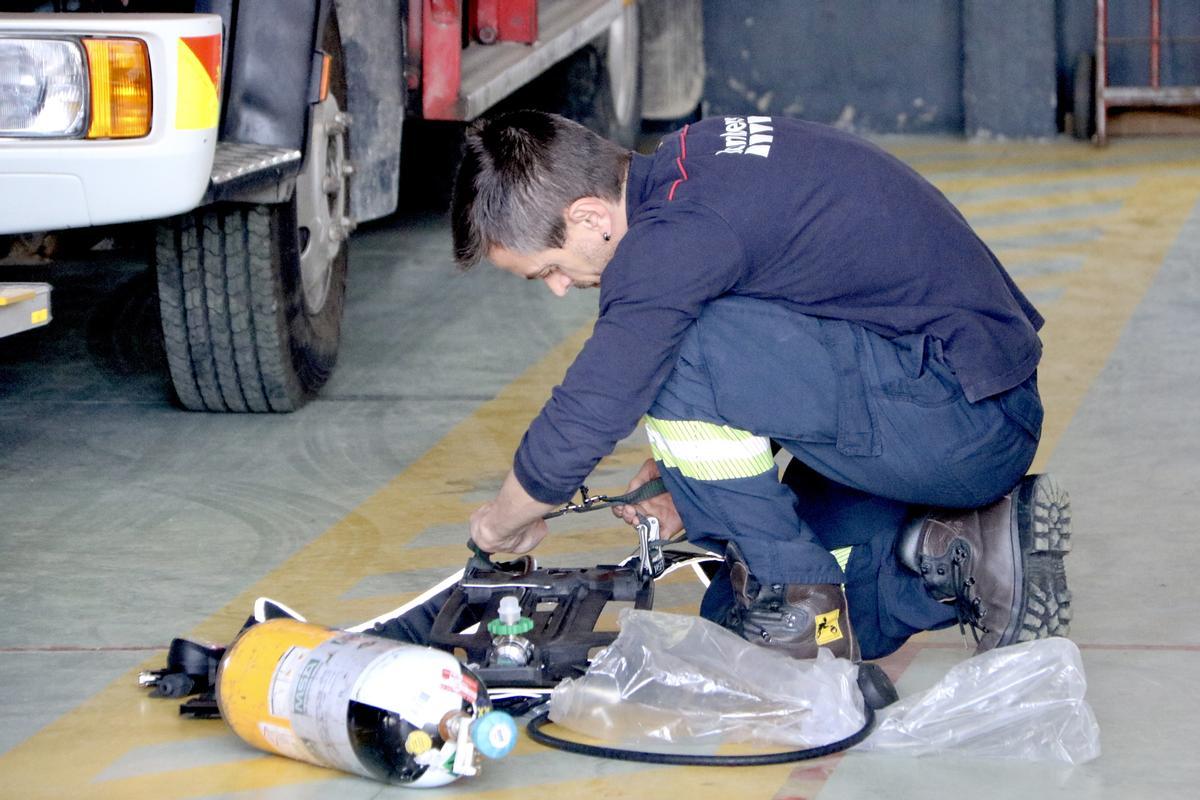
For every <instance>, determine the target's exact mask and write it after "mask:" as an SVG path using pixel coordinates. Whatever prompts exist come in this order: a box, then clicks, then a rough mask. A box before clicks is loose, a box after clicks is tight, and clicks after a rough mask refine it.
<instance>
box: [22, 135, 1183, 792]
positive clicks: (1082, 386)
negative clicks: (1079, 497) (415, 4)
mask: <svg viewBox="0 0 1200 800" xmlns="http://www.w3.org/2000/svg"><path fill="white" fill-rule="evenodd" d="M1031 149H1032V150H1038V146H1036V145H1035V146H1033V147H1032V148H1031ZM1051 151H1052V152H1051ZM931 152H933V150H932V149H931ZM1025 152H1026V151H1025V150H1024V149H1023V148H1021V147H1016V146H1013V145H1007V146H1006V147H1005V148H1004V150H1003V151H1002V152H1000V153H997V154H996V155H995V158H994V160H993V161H994V163H995V164H998V165H1003V166H1012V165H1014V164H1018V165H1019V164H1030V165H1033V166H1035V167H1043V166H1046V162H1052V161H1053V160H1054V158H1059V159H1068V160H1073V161H1081V162H1085V161H1089V160H1091V161H1099V160H1101V156H1098V155H1093V152H1094V151H1091V150H1089V149H1086V148H1082V147H1080V146H1074V145H1054V146H1053V147H1052V148H1049V149H1047V150H1045V151H1041V150H1039V152H1037V153H1036V154H1035V155H1032V156H1030V155H1014V154H1022V153H1025ZM1108 152H1109V153H1116V154H1117V155H1121V154H1131V153H1139V152H1140V153H1146V152H1152V151H1151V150H1150V149H1148V147H1146V146H1143V145H1141V144H1138V145H1136V146H1129V147H1128V148H1126V146H1125V145H1114V146H1113V148H1111V149H1110V151H1108ZM1186 152H1187V148H1186V147H1185V146H1176V147H1172V148H1169V152H1168V153H1167V154H1166V155H1167V157H1170V158H1174V157H1177V156H1178V155H1179V154H1180V153H1186ZM1178 165H1179V162H1178V161H1175V162H1173V163H1172V164H1153V163H1148V164H1127V165H1113V166H1097V167H1096V168H1086V169H1085V168H1070V169H1054V168H1053V165H1052V164H1051V165H1050V167H1051V168H1050V169H1047V170H1045V171H1036V172H1030V173H1023V174H1021V175H1020V176H1019V177H1017V176H1013V175H1005V176H1002V177H987V178H979V177H977V176H975V177H969V178H963V179H961V180H958V179H952V180H947V181H943V184H944V185H943V188H945V185H958V186H959V188H976V187H979V186H982V185H997V186H1000V185H1005V184H1009V183H1012V182H1014V181H1017V180H1019V181H1020V182H1024V183H1029V184H1037V183H1040V182H1049V181H1056V180H1062V179H1063V178H1079V177H1086V176H1092V175H1117V174H1120V175H1131V176H1136V177H1137V178H1138V180H1137V181H1136V182H1135V183H1134V184H1132V185H1131V186H1130V187H1129V188H1128V189H1127V190H1121V191H1118V192H1116V193H1115V194H1114V196H1115V197H1118V198H1119V199H1121V200H1122V201H1123V204H1122V206H1121V209H1120V211H1118V212H1116V213H1114V214H1108V215H1104V216H1103V218H1097V220H1096V222H1095V224H1096V225H1097V226H1099V227H1100V228H1101V229H1102V234H1101V236H1100V237H1099V238H1098V240H1097V241H1095V242H1091V243H1086V244H1078V245H1074V246H1073V247H1071V248H1069V249H1068V250H1069V252H1071V253H1073V254H1077V255H1082V256H1083V257H1084V258H1083V262H1082V264H1081V266H1080V268H1079V269H1078V270H1074V271H1071V272H1068V273H1065V274H1064V275H1062V276H1055V277H1056V279H1059V278H1061V279H1060V280H1058V283H1057V285H1060V286H1061V287H1062V293H1061V295H1060V296H1059V297H1058V299H1057V300H1056V301H1054V302H1053V303H1051V304H1049V305H1047V306H1046V307H1044V308H1043V312H1044V313H1045V316H1046V317H1047V324H1046V327H1045V329H1044V331H1043V339H1044V341H1045V345H1046V355H1045V360H1044V361H1043V367H1042V369H1041V372H1040V376H1041V386H1042V393H1043V396H1044V397H1045V400H1046V405H1047V409H1048V413H1047V418H1046V424H1045V434H1044V439H1043V446H1042V449H1041V452H1040V454H1039V456H1038V461H1037V462H1036V463H1035V468H1042V467H1043V466H1044V465H1045V463H1046V460H1047V459H1048V458H1049V455H1050V454H1051V453H1052V452H1053V450H1054V447H1055V445H1056V444H1057V442H1058V440H1059V438H1060V437H1061V435H1062V432H1063V431H1064V429H1065V428H1066V426H1067V424H1068V423H1069V421H1070V419H1071V418H1072V416H1073V415H1074V414H1075V411H1076V409H1077V408H1078V406H1079V404H1080V402H1082V400H1083V397H1084V394H1085V392H1086V391H1087V389H1088V387H1089V386H1090V385H1091V383H1092V381H1093V380H1094V378H1095V377H1096V375H1097V374H1098V373H1099V371H1100V369H1101V368H1102V366H1103V365H1104V363H1105V360H1106V359H1107V357H1108V354H1109V353H1110V352H1111V350H1112V348H1113V346H1114V344H1115V343H1116V341H1117V338H1118V337H1119V336H1120V333H1121V331H1122V329H1123V328H1124V326H1125V324H1126V321H1127V320H1128V319H1129V316H1130V315H1131V314H1132V313H1133V310H1134V309H1135V307H1136V306H1137V304H1138V302H1139V301H1140V299H1141V297H1142V295H1143V294H1144V292H1145V290H1146V288H1147V287H1148V286H1149V284H1150V282H1151V281H1152V280H1153V278H1154V275H1155V274H1156V272H1157V270H1158V268H1159V266H1160V265H1161V264H1162V262H1163V259H1164V256H1165V254H1166V252H1167V250H1168V248H1169V247H1170V246H1171V245H1172V243H1173V242H1174V240H1175V237H1176V236H1177V234H1178V231H1179V230H1180V228H1181V226H1182V225H1183V222H1184V221H1185V219H1186V218H1187V215H1188V213H1189V212H1190V211H1191V210H1192V208H1193V207H1194V206H1195V205H1196V203H1197V200H1198V199H1200V173H1197V174H1194V175H1192V176H1190V177H1186V178H1180V177H1179V176H1178V174H1177V172H1176V170H1177V168H1178ZM951 166H953V167H954V168H957V169H963V170H966V169H969V168H970V164H969V162H968V161H965V160H964V161H960V162H955V164H954V165H950V164H949V163H948V162H933V163H931V164H924V165H922V169H923V170H926V171H928V170H941V169H946V168H950V167H951ZM975 166H976V167H978V164H976V165H975ZM1192 166H1194V167H1200V159H1197V160H1196V161H1195V162H1194V163H1193V164H1192ZM1105 196H1109V195H1107V194H1106V195H1105ZM1043 202H1046V200H1045V198H1039V199H1037V200H1035V201H1032V202H1031V203H1030V204H1029V205H1028V206H1027V207H1028V208H1038V207H1041V206H1039V205H1038V204H1039V203H1043ZM1004 207H1005V208H1018V207H1019V206H1016V205H1005V206H1004ZM1072 224H1075V223H1074V222H1073V223H1072ZM1039 280H1041V278H1039ZM590 327H591V326H590V325H588V326H585V327H584V328H581V329H580V330H579V331H578V332H576V333H575V334H574V335H572V336H571V337H569V338H568V339H567V340H565V341H564V342H563V343H562V344H561V345H559V346H558V347H556V348H555V349H554V350H553V351H551V352H550V353H549V354H548V355H547V356H546V357H545V358H544V359H543V360H542V361H540V362H539V363H538V364H536V365H535V366H534V367H532V368H531V369H529V370H528V371H527V372H526V373H525V374H524V375H522V376H521V377H520V378H518V379H517V380H516V381H514V382H513V383H512V384H511V385H509V386H508V387H506V388H505V389H504V390H503V391H502V392H501V393H500V394H499V395H498V396H497V397H496V398H495V399H494V400H492V401H489V402H487V403H485V404H484V405H483V406H481V407H480V408H479V409H478V410H477V411H476V412H475V413H474V414H472V415H471V416H470V417H468V418H467V419H465V420H463V421H462V422H461V423H460V424H459V425H457V426H456V427H455V428H454V429H452V430H451V431H450V433H448V434H447V435H446V436H445V437H444V438H443V439H442V440H441V441H439V442H438V443H437V444H436V445H435V446H434V447H433V448H432V449H430V450H429V452H427V453H426V454H425V455H423V456H422V457H421V458H419V459H418V460H417V461H415V462H414V463H413V464H412V465H411V466H410V467H408V468H407V469H405V470H404V471H403V472H402V473H400V474H399V475H397V476H396V478H394V479H393V480H392V481H390V482H389V483H388V484H387V485H385V486H384V487H383V488H382V489H380V490H379V491H378V492H376V493H375V494H374V495H372V496H371V497H370V498H369V499H367V500H366V501H365V502H363V503H362V504H361V505H360V506H359V507H358V508H356V509H355V510H354V511H353V512H352V513H350V514H349V515H347V516H346V517H345V518H344V519H342V520H341V521H340V522H338V523H337V524H336V525H334V526H333V527H332V528H330V529H329V530H328V531H327V532H325V533H324V534H322V535H321V536H319V537H317V538H316V539H315V540H313V541H312V542H311V543H309V544H308V545H306V546H305V547H303V548H302V549H301V550H299V551H298V552H297V553H296V554H295V555H294V556H292V557H291V558H289V559H288V560H287V561H286V562H285V563H283V564H282V565H281V566H280V567H279V568H278V569H276V570H274V571H272V572H271V573H270V574H268V575H266V576H265V577H263V578H262V579H261V580H260V581H258V582H256V583H255V584H254V585H253V586H251V587H248V588H247V589H246V591H245V592H243V593H242V594H241V595H239V596H238V597H236V598H234V599H233V600H231V601H230V602H229V603H228V605H226V607H225V608H223V609H222V610H221V611H220V612H218V613H217V614H215V615H214V616H213V617H211V618H210V619H208V620H206V621H205V622H204V623H203V624H201V625H200V626H199V627H198V628H197V629H196V630H195V631H192V632H190V635H191V636H195V637H199V638H207V639H210V640H213V641H225V640H227V639H228V637H229V636H230V635H231V633H233V632H234V631H236V630H237V629H238V627H240V625H241V623H242V621H243V620H244V619H245V617H246V615H247V613H248V612H249V609H250V607H251V604H252V602H253V600H254V598H255V597H257V596H259V595H269V596H274V597H277V598H279V599H281V600H283V601H284V602H287V603H288V604H290V605H293V606H294V607H296V608H298V609H300V610H301V611H303V612H304V613H306V614H307V615H308V616H309V618H310V619H313V620H316V621H341V622H345V621H346V620H353V619H357V618H361V617H362V616H363V614H362V611H363V607H364V605H365V603H364V601H363V600H362V599H361V598H356V599H353V600H343V599H342V598H343V596H344V595H346V593H347V592H348V591H350V590H351V589H352V588H353V587H354V586H355V585H356V584H358V583H359V582H360V581H361V580H362V579H363V578H364V577H366V576H368V575H385V574H388V573H394V572H402V571H405V570H411V569H415V568H418V567H429V568H433V567H445V568H446V570H447V571H450V570H453V569H455V568H457V567H458V566H461V563H462V560H463V551H462V550H461V549H458V548H455V547H452V546H445V547H417V548H409V547H405V545H406V543H408V542H410V541H411V540H413V539H414V537H416V536H418V535H420V534H421V533H422V532H423V531H426V530H427V529H431V528H437V527H439V526H454V525H457V526H461V527H462V530H463V538H464V541H465V538H466V520H467V518H468V516H469V514H470V512H471V511H472V510H473V508H474V506H475V505H476V504H477V501H475V500H467V499H465V498H471V497H477V496H478V494H479V493H480V492H481V491H486V490H489V489H491V488H494V487H495V486H497V485H498V484H499V482H500V480H501V479H502V477H503V475H504V474H505V472H506V471H507V469H508V467H509V464H510V462H511V458H512V452H513V449H514V448H515V446H516V444H517V441H518V439H519V437H520V435H521V433H522V432H523V431H524V428H525V425H526V424H527V422H528V421H529V419H530V418H531V417H532V416H534V414H535V413H536V412H537V410H538V409H539V408H540V406H541V404H542V402H543V400H544V398H545V397H546V396H547V394H548V392H549V389H550V387H552V386H553V385H554V384H555V383H557V382H558V381H559V380H560V379H561V376H562V373H563V371H564V370H565V368H566V366H567V365H568V364H569V363H570V361H571V360H572V358H573V357H574V355H575V353H576V352H577V351H578V349H579V348H580V346H581V345H582V343H583V342H584V341H585V339H586V337H587V335H588V333H589V332H590ZM641 457H642V456H641V455H640V454H639V453H637V452H635V451H633V450H624V451H622V452H621V453H619V454H618V455H617V458H616V459H614V461H619V462H620V463H621V466H622V467H624V468H626V469H628V468H630V467H633V466H636V464H637V463H639V462H640V460H641ZM609 467H610V465H609V464H606V465H605V466H604V468H605V469H608V468H609ZM630 471H631V470H630ZM613 488H623V487H613ZM585 538H586V539H587V541H586V547H585V542H584V539H585ZM628 541H629V540H628V538H627V536H623V535H622V532H621V529H620V527H619V526H618V525H614V528H613V529H612V530H611V531H608V530H607V529H603V526H600V527H598V528H597V529H594V530H592V531H590V532H587V531H582V532H581V531H574V530H573V531H570V532H564V533H563V534H562V535H552V538H551V539H550V541H549V542H548V543H547V547H546V552H547V553H554V552H559V553H565V552H570V551H571V550H573V549H574V550H582V549H593V548H596V547H615V546H621V545H622V544H625V543H628ZM456 551H457V552H456ZM378 610H379V611H382V610H386V609H384V608H379V609H378ZM160 663H161V656H156V657H155V658H153V659H151V660H149V661H148V662H147V665H148V666H158V665H159V664H160ZM228 735H229V734H227V733H226V732H225V728H224V726H223V724H222V723H220V722H217V721H207V722H197V721H191V720H182V719H180V718H179V717H178V715H177V714H176V712H175V706H174V703H173V702H171V701H158V700H151V699H149V698H147V697H145V696H144V695H143V693H142V692H141V691H140V690H138V689H137V687H136V682H135V680H134V673H133V672H131V673H129V674H127V675H125V676H123V677H122V678H121V679H119V680H117V681H115V682H113V683H112V684H110V685H109V686H106V687H103V688H102V689H100V690H99V691H98V692H97V693H96V694H95V695H94V696H93V697H91V698H90V699H89V700H87V701H86V702H84V703H83V704H81V705H80V706H79V707H77V708H76V709H74V710H73V711H71V712H69V713H67V714H65V715H63V716H62V717H61V718H59V719H58V720H56V721H54V722H52V723H51V724H49V725H48V726H46V727H45V728H44V729H42V730H41V731H40V732H39V733H37V734H36V735H34V736H32V737H30V738H29V739H28V740H26V741H25V742H23V743H21V744H20V745H18V746H16V747H14V748H13V749H12V750H10V751H9V752H7V753H5V754H4V755H3V756H0V786H2V787H3V794H4V795H5V796H9V797H20V798H42V797H53V798H60V797H71V798H90V797H98V798H109V797H122V798H138V797H143V796H144V797H154V798H155V800H165V799H166V798H176V797H204V796H207V795H212V794H218V793H226V792H236V791H242V790H256V789H266V788H270V787H282V786H289V785H294V784H306V783H311V782H314V781H327V780H330V778H331V774H330V773H329V772H327V771H324V770H319V769H316V768H312V767H308V766H306V765H303V764H299V763H294V762H289V761H287V760H285V759H280V758H267V757H264V758H250V759H245V758H242V759H239V760H235V761H230V762H229V763H221V764H217V765H210V766H205V767H195V768H186V769H175V770H165V771H162V772H156V773H149V774H144V775H137V776H133V777H120V778H114V779H112V780H107V781H102V780H98V776H101V775H102V774H103V773H104V771H105V770H106V769H108V768H110V767H111V766H112V765H113V764H114V763H117V762H118V761H119V760H121V759H122V758H124V757H127V756H128V755H129V754H131V753H134V752H136V751H137V750H139V749H140V748H148V747H152V746H155V745H160V744H162V743H164V742H178V743H181V746H184V747H186V746H187V743H189V742H192V743H197V742H200V741H201V740H205V739H211V738H212V737H222V736H228ZM522 752H530V753H534V754H535V755H531V756H530V758H531V759H534V760H537V759H547V758H556V757H559V756H557V754H537V749H536V748H534V747H533V746H532V745H529V744H528V743H526V744H523V745H522ZM543 763H544V762H543ZM836 763H837V759H827V760H824V761H823V762H816V763H815V764H802V765H800V766H797V767H789V766H781V767H776V768H769V769H763V770H755V771H754V772H753V773H747V772H742V771H736V770H727V771H722V770H711V769H701V768H693V769H683V768H679V769H653V768H646V769H640V770H639V771H637V772H636V775H635V776H634V777H632V778H631V777H630V776H629V773H628V768H626V772H624V773H621V775H620V776H614V777H611V778H606V777H603V775H602V772H603V770H604V766H603V765H596V766H595V767H594V770H595V771H594V772H589V773H588V774H580V775H579V776H578V777H575V778H572V779H570V780H565V781H562V780H560V781H555V782H553V783H546V784H542V783H539V779H538V771H537V770H536V769H533V770H529V771H528V774H527V775H525V776H523V778H522V780H523V781H524V783H523V785H522V786H521V787H519V788H512V787H509V788H503V789H496V790H494V791H487V790H484V789H485V785H484V784H478V783H477V784H474V785H470V784H462V786H463V790H464V793H467V792H469V793H470V794H471V796H473V797H486V798H509V797H512V798H517V797H518V796H519V797H521V798H526V797H528V796H529V791H530V788H529V787H531V786H536V787H537V791H538V792H539V793H545V792H552V793H553V794H554V796H555V797H557V798H560V800H570V799H571V798H574V797H584V796H587V797H597V796H619V795H623V794H625V795H626V796H628V793H627V792H626V791H625V790H627V789H629V788H630V785H631V784H630V783H629V781H630V780H634V781H636V788H637V792H636V794H637V795H638V796H651V795H655V794H659V793H661V794H664V795H676V794H681V795H684V796H687V797H688V798H689V800H701V799H702V798H720V800H728V799H729V798H730V797H768V796H772V795H774V794H776V792H781V791H784V790H786V793H787V794H789V795H793V794H794V795H797V796H809V795H811V794H812V793H814V792H815V791H817V790H819V787H820V785H821V784H822V783H823V781H824V779H825V777H827V775H828V773H829V771H830V770H832V769H833V768H834V766H835V765H836ZM503 768H504V767H503V765H500V766H496V767H493V770H494V771H499V770H502V769H503ZM453 794H454V792H450V793H449V794H446V795H442V796H452V795H453Z"/></svg>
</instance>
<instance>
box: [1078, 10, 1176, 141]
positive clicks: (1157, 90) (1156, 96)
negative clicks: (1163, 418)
mask: <svg viewBox="0 0 1200 800" xmlns="http://www.w3.org/2000/svg"><path fill="white" fill-rule="evenodd" d="M1165 42H1172V43H1183V42H1188V43H1195V44H1200V36H1174V37H1167V36H1164V35H1163V32H1162V4H1161V0H1150V35H1149V36H1121V37H1114V36H1109V35H1108V0H1096V144H1101V145H1102V144H1104V143H1105V142H1106V141H1107V140H1108V130H1107V129H1108V109H1109V108H1111V107H1114V106H1139V107H1154V106H1189V105H1200V86H1163V85H1161V72H1162V46H1163V44H1164V43H1165ZM1146 43H1149V45H1150V85H1149V86H1110V85H1109V84H1108V47H1109V45H1129V44H1146Z"/></svg>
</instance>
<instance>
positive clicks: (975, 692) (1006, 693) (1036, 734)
mask: <svg viewBox="0 0 1200 800" xmlns="http://www.w3.org/2000/svg"><path fill="white" fill-rule="evenodd" d="M620 622H621V632H620V634H619V635H618V636H617V639H616V641H615V642H613V644H612V645H611V646H610V647H608V648H607V649H605V650H603V651H601V652H600V653H599V654H597V656H596V658H595V659H594V660H593V661H592V664H591V666H590V667H589V669H588V672H587V673H586V674H585V675H584V676H583V677H582V678H578V679H575V680H567V681H563V682H562V683H560V684H559V686H558V687H557V688H556V689H555V690H554V692H553V694H552V696H551V706H550V718H551V720H552V721H554V722H556V723H558V724H560V725H563V726H564V727H567V728H570V729H572V730H574V731H577V732H579V733H582V734H585V735H587V736H591V737H593V738H596V739H601V740H605V741H608V742H613V743H624V744H628V745H636V744H639V743H641V744H653V743H674V744H680V745H702V744H713V743H717V742H751V743H758V744H774V745H791V746H797V747H814V746H820V745H823V744H828V743H829V742H833V741H837V740H840V739H842V738H845V737H846V736H849V735H851V734H853V733H854V732H855V731H857V730H858V729H859V728H860V727H861V726H862V724H863V721H864V716H863V710H862V695H861V694H860V693H859V691H858V688H857V685H856V677H857V669H858V668H857V667H856V666H855V665H853V664H851V663H850V662H849V661H846V660H845V659H840V658H834V657H833V656H832V655H831V654H830V653H829V652H828V651H827V650H822V651H820V654H819V657H818V658H816V659H815V660H811V661H798V660H795V659H792V658H789V657H787V656H783V655H781V654H779V653H777V652H774V651H771V650H767V649H765V648H762V647H759V646H758V645H754V644H750V643H749V642H746V641H744V640H743V639H741V638H740V637H738V636H736V635H734V634H733V633H731V632H729V631H727V630H725V629H724V628H721V627H720V626H718V625H715V624H713V623H711V622H708V621H707V620H703V619H700V618H698V617H692V616H679V615H674V614H663V613H659V612H654V611H634V610H626V611H623V612H621V616H620ZM1086 690H1087V680H1086V678H1085V676H1084V672H1083V665H1082V661H1081V659H1080V656H1079V649H1078V648H1077V647H1076V646H1075V645H1074V643H1072V642H1071V641H1069V640H1067V639H1044V640H1040V641H1035V642H1028V643H1025V644H1020V645H1013V646H1010V647H1004V648H1000V649H997V650H992V651H990V652H987V653H983V654H982V655H978V656H975V657H974V658H970V659H967V660H966V661H964V662H962V663H960V664H958V665H956V666H955V667H953V668H952V669H951V670H950V671H949V672H948V673H947V674H946V676H945V677H944V678H942V680H941V681H939V682H938V683H937V684H936V685H935V686H934V687H933V688H931V689H929V690H928V691H926V692H924V693H921V694H918V695H914V696H912V697H910V698H907V699H902V700H900V701H899V702H897V703H895V704H893V705H891V706H889V707H888V708H886V709H883V710H882V711H879V712H876V713H877V715H878V720H879V721H878V727H877V729H876V731H875V732H874V733H873V734H872V735H871V736H870V737H869V738H868V739H867V740H866V741H865V742H863V743H861V744H859V745H858V746H857V748H856V749H858V750H873V751H878V752H892V753H908V754H911V755H924V754H929V753H937V752H955V753H963V754H967V755H981V756H991V757H1005V758H1020V759H1026V760H1041V761H1063V762H1067V763H1070V764H1079V763H1083V762H1085V761H1089V760H1091V759H1093V758H1096V757H1097V756H1098V755H1099V754H1100V738H1099V737H1100V734H1099V726H1098V725H1097V724H1096V719H1095V715H1094V714H1093V713H1092V710H1091V707H1090V706H1088V704H1087V701H1086V700H1085V699H1084V693H1085V692H1086Z"/></svg>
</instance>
